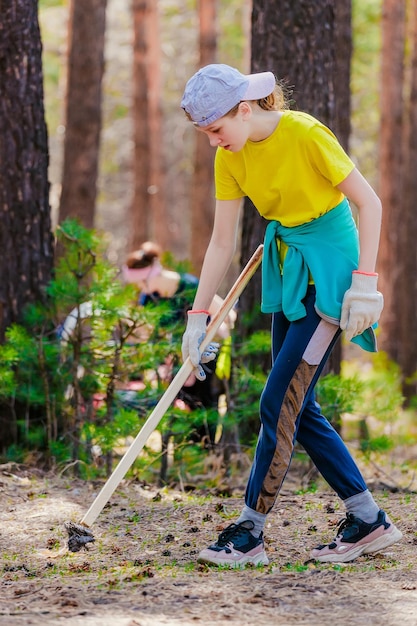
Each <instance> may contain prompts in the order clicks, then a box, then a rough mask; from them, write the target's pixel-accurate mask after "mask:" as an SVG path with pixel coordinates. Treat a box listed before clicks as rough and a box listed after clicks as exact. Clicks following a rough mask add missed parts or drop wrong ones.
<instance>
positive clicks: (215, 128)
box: [198, 110, 250, 152]
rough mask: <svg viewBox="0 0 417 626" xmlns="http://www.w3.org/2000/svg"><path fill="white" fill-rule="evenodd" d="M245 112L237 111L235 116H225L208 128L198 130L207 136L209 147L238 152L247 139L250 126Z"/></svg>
mask: <svg viewBox="0 0 417 626" xmlns="http://www.w3.org/2000/svg"><path fill="white" fill-rule="evenodd" d="M249 117H250V116H248V115H247V114H246V113H245V112H243V111H240V110H238V112H237V113H236V115H234V116H232V115H225V116H224V117H221V118H220V119H218V120H216V121H215V122H213V123H212V124H210V126H207V127H205V128H199V129H198V130H199V131H200V132H202V133H204V134H205V135H207V137H208V139H209V141H210V145H211V146H213V147H214V148H217V147H219V146H220V147H221V148H224V149H225V150H230V152H239V150H242V148H243V146H244V145H245V143H246V142H247V140H248V139H249V131H250V124H248V123H247V122H248V119H249Z"/></svg>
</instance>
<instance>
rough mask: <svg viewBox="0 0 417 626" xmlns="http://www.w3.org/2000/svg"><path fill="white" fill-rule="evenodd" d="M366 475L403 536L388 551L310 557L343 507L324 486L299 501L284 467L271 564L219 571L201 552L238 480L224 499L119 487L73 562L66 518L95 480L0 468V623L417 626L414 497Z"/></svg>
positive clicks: (231, 513)
mask: <svg viewBox="0 0 417 626" xmlns="http://www.w3.org/2000/svg"><path fill="white" fill-rule="evenodd" d="M368 479H371V483H372V482H373V483H374V484H375V489H374V494H375V496H376V497H377V499H378V501H379V503H380V505H381V507H382V508H384V509H385V510H386V511H387V512H389V514H390V515H391V517H392V518H393V519H394V520H395V521H396V522H397V524H398V526H399V527H400V528H401V530H402V531H403V533H404V538H403V540H402V542H400V543H399V544H397V545H395V546H392V547H391V548H389V549H388V550H386V551H385V553H384V554H377V555H374V556H363V557H360V558H358V559H357V560H356V561H355V562H354V563H353V564H346V565H335V564H318V563H314V562H312V561H311V560H309V550H310V549H311V547H314V546H315V545H316V544H318V543H321V542H322V541H323V540H330V539H331V538H332V537H333V536H334V535H335V530H336V525H337V522H338V521H339V520H340V518H341V517H343V512H342V511H341V509H340V508H339V504H338V502H337V499H336V498H335V496H334V495H333V494H332V493H331V492H330V491H329V490H328V489H327V488H326V486H325V485H322V486H320V484H319V488H318V490H317V491H316V492H315V493H310V492H304V493H300V481H299V478H298V476H297V472H296V470H292V473H290V475H289V477H288V479H287V481H286V485H285V487H286V488H285V489H284V490H283V492H282V494H281V496H280V499H279V501H278V502H277V505H276V507H275V509H274V511H273V512H272V513H271V514H270V516H269V524H268V526H267V528H266V533H265V535H266V544H267V550H268V555H269V557H270V564H269V565H268V566H263V567H259V568H249V567H247V568H245V569H242V570H227V569H217V568H210V567H207V566H203V565H198V564H197V562H196V557H197V554H198V552H199V550H200V549H201V548H202V547H204V546H205V545H207V544H208V543H210V542H211V541H212V540H213V539H214V538H215V537H216V536H217V534H218V533H219V532H220V531H221V530H222V529H223V528H224V527H225V526H227V525H228V524H229V523H231V522H232V521H234V519H235V518H236V515H237V513H238V512H239V510H240V507H241V504H242V494H243V484H242V485H237V486H236V487H235V488H234V489H233V492H232V493H231V494H229V495H227V496H225V495H222V494H221V493H219V491H218V490H217V492H216V490H214V489H213V490H212V491H202V490H200V491H199V490H194V491H193V492H192V493H191V492H189V493H188V492H185V491H180V490H175V489H165V490H162V491H158V490H156V489H153V488H151V487H150V486H148V485H143V484H140V483H139V482H128V481H124V482H123V483H122V484H121V486H120V487H119V488H118V490H117V491H116V492H115V494H114V495H113V497H112V498H111V500H110V502H109V503H108V504H107V505H106V507H105V509H104V510H103V512H102V513H101V515H100V516H99V518H98V519H97V521H96V523H95V524H94V526H93V529H92V530H93V531H94V536H95V538H96V541H95V543H94V544H92V545H91V548H90V549H89V550H88V551H86V550H82V551H80V552H77V553H72V552H68V550H67V534H66V530H65V527H64V522H65V521H68V520H72V521H79V520H80V519H81V518H82V516H83V515H84V514H85V512H86V511H87V509H88V507H89V506H90V504H91V503H92V502H93V500H94V498H95V496H96V495H97V493H98V490H99V489H100V487H101V485H102V482H99V481H96V482H94V483H92V482H89V483H86V482H83V481H80V480H74V479H71V478H69V477H68V476H66V475H65V474H61V475H60V476H58V475H52V474H45V473H42V472H40V471H39V470H35V469H33V468H28V467H24V466H17V465H13V464H7V465H3V466H0V497H1V510H0V549H1V573H2V578H1V591H0V624H4V625H6V624H7V626H14V625H16V626H18V625H19V626H20V625H23V624H25V625H26V624H28V625H29V624H30V625H33V626H45V625H54V626H55V625H56V626H59V625H61V624H65V625H67V626H96V625H97V626H98V625H100V626H151V625H152V626H159V625H161V626H162V625H176V624H178V625H179V624H181V625H184V626H190V625H191V624H204V625H205V626H206V625H207V626H211V625H219V624H239V625H249V624H252V623H254V622H255V621H256V624H259V625H271V626H272V624H274V626H277V625H278V626H280V625H294V624H308V625H309V626H316V625H317V626H319V625H320V626H323V625H325V626H326V625H330V624H331V625H332V626H333V624H334V623H338V624H341V625H342V626H349V625H355V626H356V625H362V624H363V625H366V626H369V625H370V624H375V623H379V624H383V625H384V626H399V625H400V624H401V626H415V625H417V567H416V566H417V556H416V544H417V523H416V520H415V506H416V497H415V495H414V493H410V492H408V491H407V492H397V493H390V492H389V491H388V490H387V489H385V490H384V489H381V487H380V484H379V486H378V481H372V477H370V476H368Z"/></svg>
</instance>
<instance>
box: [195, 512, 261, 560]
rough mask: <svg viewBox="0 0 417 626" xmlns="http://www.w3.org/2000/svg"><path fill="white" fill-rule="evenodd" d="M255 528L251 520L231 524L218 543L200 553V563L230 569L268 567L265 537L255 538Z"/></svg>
mask: <svg viewBox="0 0 417 626" xmlns="http://www.w3.org/2000/svg"><path fill="white" fill-rule="evenodd" d="M253 527H254V523H253V522H252V521H251V520H246V521H244V522H240V524H230V526H228V527H227V528H225V529H224V531H223V532H222V533H220V535H219V538H218V540H217V541H216V543H213V545H211V546H209V547H208V548H205V549H204V550H202V551H201V552H200V554H199V555H198V559H197V560H198V562H199V563H209V564H210V565H229V566H230V567H242V566H243V565H246V564H247V563H252V564H253V565H260V564H262V565H268V563H269V561H268V557H267V556H266V554H265V546H264V540H263V535H262V533H261V534H260V535H259V537H258V538H256V537H254V536H253V535H252V533H251V532H250V531H251V530H252V529H253Z"/></svg>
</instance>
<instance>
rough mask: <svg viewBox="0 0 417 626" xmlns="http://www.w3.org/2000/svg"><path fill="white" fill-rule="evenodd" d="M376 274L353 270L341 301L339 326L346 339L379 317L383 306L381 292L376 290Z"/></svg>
mask: <svg viewBox="0 0 417 626" xmlns="http://www.w3.org/2000/svg"><path fill="white" fill-rule="evenodd" d="M377 281H378V274H366V273H363V272H358V271H355V272H353V274H352V285H351V287H350V289H348V290H347V292H346V293H345V296H344V298H343V303H342V315H341V318H340V328H341V329H342V330H344V331H346V339H348V341H350V340H351V339H353V337H356V336H357V335H360V334H362V333H363V332H364V331H365V330H366V329H367V328H369V327H370V326H372V325H373V324H375V322H377V321H378V320H379V318H380V315H381V312H382V309H383V307H384V298H383V296H382V293H380V292H379V291H377Z"/></svg>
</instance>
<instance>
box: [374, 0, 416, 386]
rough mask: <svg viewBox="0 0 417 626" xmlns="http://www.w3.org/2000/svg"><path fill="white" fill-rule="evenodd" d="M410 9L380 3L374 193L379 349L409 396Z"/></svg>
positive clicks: (396, 0)
mask: <svg viewBox="0 0 417 626" xmlns="http://www.w3.org/2000/svg"><path fill="white" fill-rule="evenodd" d="M408 8H410V11H408ZM415 11H416V2H415V0H413V2H411V3H409V2H407V0H384V2H383V12H382V67H381V81H380V82H381V86H382V87H381V93H380V109H381V120H380V163H379V165H380V182H379V192H380V196H381V199H382V204H383V207H384V219H383V222H382V233H381V249H380V255H379V262H378V270H379V274H380V283H381V290H382V291H383V294H384V299H385V307H384V311H383V314H382V318H381V330H380V347H381V348H382V349H383V350H384V351H385V352H386V353H387V354H388V356H389V357H390V359H392V360H393V361H394V362H396V363H398V364H399V366H400V368H401V370H402V374H403V378H404V385H403V388H404V392H405V395H406V397H408V398H409V397H410V396H411V395H412V394H413V393H414V394H415V389H416V386H415V382H414V385H411V386H410V385H408V384H407V382H406V379H407V378H408V377H410V376H411V375H412V374H414V373H415V371H416V368H417V362H416V346H415V344H416V342H417V335H416V323H415V318H416V315H415V305H416V296H417V289H416V282H415V278H414V276H415V271H416V267H415V266H416V252H415V250H416V248H415V239H413V237H415V234H416V223H415V222H416V218H415V206H416V202H417V189H416V180H415V179H416V176H415V158H416V148H415V136H414V137H413V133H415V132H416V113H415V107H416V102H415V98H416V67H415V64H416V33H415V25H414V21H415ZM407 16H410V18H412V21H411V24H412V25H414V28H410V22H408V23H407V19H408V18H407ZM407 35H408V37H407ZM409 51H411V54H409ZM410 61H411V63H410ZM413 271H414V274H413ZM410 272H411V273H410ZM413 390H414V391H413Z"/></svg>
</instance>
